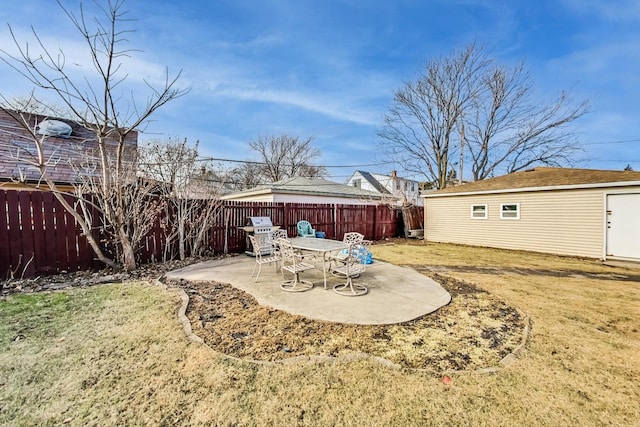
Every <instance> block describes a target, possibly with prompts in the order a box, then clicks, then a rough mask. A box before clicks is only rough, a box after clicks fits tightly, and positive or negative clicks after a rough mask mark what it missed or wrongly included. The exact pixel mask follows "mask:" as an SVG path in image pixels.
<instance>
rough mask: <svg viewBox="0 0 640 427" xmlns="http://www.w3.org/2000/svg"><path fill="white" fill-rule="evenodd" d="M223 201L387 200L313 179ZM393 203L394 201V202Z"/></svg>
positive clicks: (280, 183) (277, 184) (368, 202)
mask: <svg viewBox="0 0 640 427" xmlns="http://www.w3.org/2000/svg"><path fill="white" fill-rule="evenodd" d="M222 199H223V200H235V201H247V202H287V203H337V204H344V205H372V204H380V203H387V202H388V201H389V200H390V198H389V197H383V196H382V195H381V194H380V193H378V192H373V191H367V190H364V189H362V188H357V187H353V186H349V185H344V184H339V183H337V182H333V181H326V180H323V179H312V178H302V177H296V178H288V179H284V180H281V181H278V182H274V183H272V184H265V185H259V186H257V187H254V188H251V189H249V190H245V191H241V192H238V193H234V194H229V195H226V196H222ZM393 202H395V200H393Z"/></svg>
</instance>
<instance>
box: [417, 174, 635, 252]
mask: <svg viewBox="0 0 640 427" xmlns="http://www.w3.org/2000/svg"><path fill="white" fill-rule="evenodd" d="M424 197H425V210H424V213H425V239H427V240H428V241H433V242H448V243H461V244H467V245H476V246H489V247H497V248H506V249H522V250H529V251H537V252H547V253H555V254H563V255H577V256H585V257H591V258H600V259H620V260H632V261H640V172H633V171H608V170H591V169H569V168H549V167H537V168H535V169H531V170H528V171H525V172H515V173H511V174H508V175H504V176H500V177H497V178H492V179H487V180H483V181H476V182H473V183H469V184H465V185H461V186H458V187H453V188H445V189H443V190H439V191H434V192H431V193H427V194H426V195H425V196H424Z"/></svg>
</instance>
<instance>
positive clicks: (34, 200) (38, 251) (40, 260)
mask: <svg viewBox="0 0 640 427" xmlns="http://www.w3.org/2000/svg"><path fill="white" fill-rule="evenodd" d="M31 207H32V209H33V254H34V259H33V262H34V267H35V270H36V274H42V273H47V272H48V269H47V241H46V236H45V225H44V214H43V210H44V197H43V192H42V191H33V192H32V193H31Z"/></svg>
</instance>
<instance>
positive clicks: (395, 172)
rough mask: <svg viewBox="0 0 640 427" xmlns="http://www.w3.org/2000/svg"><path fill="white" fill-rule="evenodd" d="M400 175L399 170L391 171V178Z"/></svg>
mask: <svg viewBox="0 0 640 427" xmlns="http://www.w3.org/2000/svg"><path fill="white" fill-rule="evenodd" d="M397 177H398V172H397V171H395V170H392V171H391V178H397Z"/></svg>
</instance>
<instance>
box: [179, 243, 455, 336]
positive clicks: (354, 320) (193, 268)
mask: <svg viewBox="0 0 640 427" xmlns="http://www.w3.org/2000/svg"><path fill="white" fill-rule="evenodd" d="M254 265H255V259H254V258H252V257H249V256H246V255H240V256H237V257H232V258H225V259H220V260H213V261H207V262H203V263H199V264H194V265H190V266H188V267H185V268H181V269H179V270H174V271H172V272H170V273H167V277H168V278H171V279H185V280H189V281H215V282H220V283H228V284H230V285H232V286H234V287H236V288H238V289H241V290H243V291H245V292H247V293H249V294H251V295H252V296H253V297H255V298H256V300H257V301H258V303H260V304H261V305H264V306H269V307H273V308H276V309H278V310H283V311H286V312H288V313H292V314H298V315H301V316H304V317H307V318H310V319H316V320H325V321H330V322H339V323H350V324H357V325H382V324H393V323H402V322H406V321H409V320H413V319H416V318H418V317H421V316H424V315H425V314H429V313H431V312H434V311H435V310H437V309H439V308H440V307H442V306H444V305H446V304H448V303H449V302H450V301H451V295H449V293H448V292H447V291H445V290H444V289H443V288H442V287H441V286H440V285H439V284H438V283H436V282H434V281H433V280H431V279H430V278H428V277H426V276H424V275H422V274H420V273H418V272H417V271H415V270H413V269H411V268H407V267H398V266H395V265H392V264H388V263H385V262H381V261H375V262H374V263H373V264H371V265H369V266H367V271H366V272H365V273H363V274H362V275H361V276H360V277H358V278H356V279H354V281H355V282H356V283H360V284H364V285H366V286H367V287H368V288H369V293H367V294H366V295H363V296H359V297H346V296H342V295H338V294H337V293H335V292H334V291H333V286H334V285H337V284H339V283H344V279H340V278H337V277H333V276H331V275H328V276H327V289H324V287H323V275H322V271H321V270H310V271H307V272H304V273H302V274H301V277H302V278H304V279H305V280H311V281H312V282H313V283H314V284H315V286H314V288H313V289H311V290H309V291H306V292H298V293H291V292H285V291H283V290H282V289H280V284H281V283H282V282H283V279H282V274H281V273H280V272H276V271H275V268H274V266H273V265H264V266H263V267H262V272H261V273H260V279H259V280H258V282H257V283H256V282H255V279H254V278H253V277H251V271H252V270H253V267H254ZM317 265H318V267H319V268H321V265H322V263H321V262H319V263H318V264H317Z"/></svg>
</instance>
